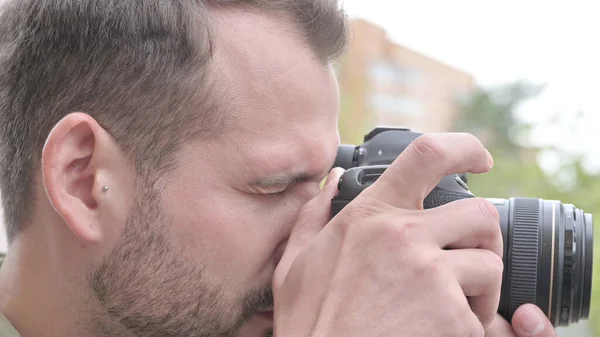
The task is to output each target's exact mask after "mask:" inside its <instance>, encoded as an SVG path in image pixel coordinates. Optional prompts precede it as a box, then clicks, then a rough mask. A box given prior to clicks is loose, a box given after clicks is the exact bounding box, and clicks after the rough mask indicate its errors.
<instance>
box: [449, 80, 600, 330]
mask: <svg viewBox="0 0 600 337" xmlns="http://www.w3.org/2000/svg"><path fill="white" fill-rule="evenodd" d="M541 90H542V88H541V87H539V86H533V85H531V84H528V83H524V82H517V83H513V84H509V85H507V86H504V87H498V88H492V89H483V88H478V89H477V90H475V91H474V93H473V94H472V96H471V97H470V98H469V99H467V100H466V101H465V102H463V104H462V107H461V114H460V116H459V118H458V119H457V121H456V124H455V126H454V130H455V131H462V132H469V133H473V134H475V135H476V136H478V137H479V138H480V139H481V140H482V142H483V143H484V145H486V147H487V148H488V149H489V150H490V152H491V153H492V155H493V156H494V160H495V164H494V168H493V169H492V170H491V172H489V173H486V174H481V175H470V176H469V187H470V188H471V190H472V192H473V193H474V194H475V195H478V196H482V197H497V198H510V197H517V196H518V197H535V198H541V199H549V200H560V201H562V202H563V203H569V204H573V205H575V206H576V207H577V208H580V209H582V210H584V211H585V212H586V213H591V214H592V215H593V217H594V218H595V219H600V193H599V192H598V191H600V175H598V174H593V173H590V172H587V171H586V170H585V169H584V165H583V164H582V162H583V158H582V157H581V156H574V155H571V154H569V153H565V152H561V151H560V149H556V148H550V147H547V148H536V147H534V146H531V144H528V142H527V140H528V138H529V132H530V130H531V129H532V128H533V127H535V125H529V124H527V123H524V122H522V121H521V120H520V119H519V118H518V115H517V110H518V107H519V106H521V104H523V103H525V102H526V101H527V100H528V99H531V98H533V97H535V96H537V95H538V94H540V93H541ZM580 115H581V113H579V114H574V115H572V116H573V119H572V120H571V121H570V122H569V123H566V124H565V120H564V118H550V119H549V120H548V121H547V123H556V124H560V125H576V124H577V123H578V122H579V123H581V120H579V121H577V119H578V118H579V117H580ZM545 151H554V152H555V153H556V154H557V155H558V156H559V157H560V159H561V160H560V161H561V163H562V164H561V165H560V167H559V168H558V169H557V170H556V171H555V172H548V171H546V170H544V169H543V168H542V167H541V166H540V164H539V162H538V160H537V158H538V156H539V155H541V154H543V153H544V152H545ZM597 221H600V220H597ZM594 233H595V241H596V242H599V240H598V238H600V235H599V234H600V233H599V231H598V230H596V229H595V230H594ZM598 251H599V250H597V249H596V250H595V252H598ZM594 269H595V271H597V270H598V269H600V255H599V254H598V253H595V256H594ZM599 274H600V273H598V272H594V274H593V275H594V279H593V287H592V289H593V294H592V311H591V313H590V322H591V324H592V327H593V328H594V330H595V332H596V334H600V275H599Z"/></svg>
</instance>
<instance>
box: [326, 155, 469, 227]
mask: <svg viewBox="0 0 600 337" xmlns="http://www.w3.org/2000/svg"><path fill="white" fill-rule="evenodd" d="M383 169H384V168H383V167H381V166H373V167H367V168H362V169H361V168H357V169H353V170H348V171H346V173H345V174H344V175H343V176H342V179H340V182H339V184H338V188H339V191H340V193H339V194H338V195H337V196H336V197H334V198H333V199H332V200H331V218H333V217H334V216H336V215H337V214H338V213H339V212H340V211H341V210H342V209H343V208H344V207H346V205H348V204H349V203H350V202H351V201H352V200H353V199H354V198H355V197H357V196H358V195H359V194H360V192H362V191H363V190H364V189H366V188H367V187H368V185H369V184H368V183H363V182H362V181H363V180H367V181H369V182H372V181H375V180H377V178H378V177H379V175H380V174H381V173H382V171H383ZM473 197H474V195H473V194H472V193H471V191H469V188H468V187H467V185H466V184H465V183H464V182H463V181H462V180H461V179H460V177H459V176H458V175H456V174H453V175H448V176H445V177H443V178H442V179H441V181H440V182H439V183H438V185H437V186H436V187H435V188H434V189H433V190H432V191H431V192H430V193H429V194H428V195H427V197H425V200H423V208H425V209H429V208H435V207H439V206H442V205H444V204H447V203H449V202H453V201H456V200H460V199H465V198H473Z"/></svg>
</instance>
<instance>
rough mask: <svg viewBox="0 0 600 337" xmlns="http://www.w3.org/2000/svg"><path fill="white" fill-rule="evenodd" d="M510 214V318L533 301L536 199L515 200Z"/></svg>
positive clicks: (537, 248) (536, 232)
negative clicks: (511, 215)
mask: <svg viewBox="0 0 600 337" xmlns="http://www.w3.org/2000/svg"><path fill="white" fill-rule="evenodd" d="M513 217H514V219H513V227H512V234H511V242H512V258H511V261H510V262H511V276H510V290H509V294H510V295H509V305H508V308H509V313H510V316H511V317H512V314H513V313H514V312H515V311H516V310H517V309H518V308H519V307H520V306H521V305H523V304H526V303H536V293H537V291H536V287H537V274H538V258H539V230H540V226H539V219H540V205H539V200H537V199H525V198H519V199H516V200H515V208H514V214H513Z"/></svg>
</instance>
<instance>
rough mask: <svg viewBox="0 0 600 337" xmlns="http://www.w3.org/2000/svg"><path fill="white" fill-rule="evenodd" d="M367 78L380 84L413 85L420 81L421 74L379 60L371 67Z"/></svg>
mask: <svg viewBox="0 0 600 337" xmlns="http://www.w3.org/2000/svg"><path fill="white" fill-rule="evenodd" d="M369 77H370V78H371V79H372V80H374V81H375V82H378V83H380V84H385V83H402V84H415V83H417V82H418V81H419V80H420V79H421V74H420V73H419V72H417V71H415V70H412V69H409V68H407V67H404V66H402V65H400V64H397V63H393V62H390V61H384V60H379V61H376V62H374V63H373V64H372V65H371V67H370V69H369Z"/></svg>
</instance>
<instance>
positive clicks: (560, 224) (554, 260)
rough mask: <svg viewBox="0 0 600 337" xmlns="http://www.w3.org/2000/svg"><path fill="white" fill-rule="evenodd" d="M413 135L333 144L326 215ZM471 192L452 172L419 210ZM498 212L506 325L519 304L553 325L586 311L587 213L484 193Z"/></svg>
mask: <svg viewBox="0 0 600 337" xmlns="http://www.w3.org/2000/svg"><path fill="white" fill-rule="evenodd" d="M421 135H422V134H421V133H417V132H413V131H411V130H410V129H406V128H394V127H378V128H376V129H374V130H373V131H371V132H370V133H369V134H368V135H366V136H365V138H364V143H363V144H361V145H358V146H355V145H341V146H340V147H339V148H338V153H337V157H336V160H335V164H334V167H342V168H344V169H345V170H346V171H345V172H344V174H343V175H342V177H341V178H340V180H339V183H338V189H339V193H338V195H337V196H336V197H335V198H334V199H333V200H332V204H331V217H334V216H335V215H336V214H337V213H339V212H340V211H341V210H342V209H343V208H344V207H345V206H346V205H347V204H348V203H350V202H351V201H352V200H353V199H354V198H355V197H356V196H357V195H358V194H360V193H361V192H362V191H363V190H364V189H366V188H367V187H369V186H370V185H371V184H372V183H373V182H375V181H376V180H377V178H379V176H381V174H382V173H383V172H384V171H385V169H386V168H387V167H388V166H389V165H390V164H391V163H392V162H393V161H394V160H395V159H396V157H398V156H399V155H400V153H402V151H404V149H406V147H407V146H409V145H410V143H411V142H412V141H413V140H415V139H416V138H417V137H419V136H421ZM472 197H474V195H473V193H471V191H469V188H468V186H467V184H466V174H452V175H448V176H445V177H444V178H442V179H441V181H440V182H439V184H438V185H437V186H436V187H435V188H434V189H433V190H432V192H431V193H430V194H429V195H428V196H427V197H426V198H425V200H423V205H424V207H425V208H434V207H438V206H441V205H443V204H446V203H449V202H452V201H455V200H459V199H464V198H472ZM489 200H490V201H491V202H492V203H493V204H494V205H495V206H496V208H497V209H498V212H499V214H500V227H501V231H502V238H503V242H504V256H503V258H502V260H503V262H504V273H503V280H502V293H501V299H500V305H499V309H498V313H499V314H500V315H502V316H503V317H504V318H505V319H507V320H508V321H509V322H510V320H511V318H512V315H513V313H514V312H515V310H516V309H517V308H518V307H519V306H521V305H523V304H526V303H533V304H536V305H537V306H539V307H540V308H541V309H542V310H543V311H544V313H545V314H546V315H547V316H548V317H549V318H550V321H551V322H552V324H553V325H554V326H555V327H559V326H568V325H570V324H573V323H576V322H578V321H579V320H581V319H587V318H588V317H589V313H590V300H591V289H592V263H593V251H594V249H593V236H594V235H593V227H594V226H593V221H592V215H591V214H589V213H585V212H584V211H582V210H580V209H578V208H576V207H575V206H573V205H570V204H563V203H561V202H560V201H555V200H544V199H537V198H519V197H512V198H509V199H500V198H489Z"/></svg>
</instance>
